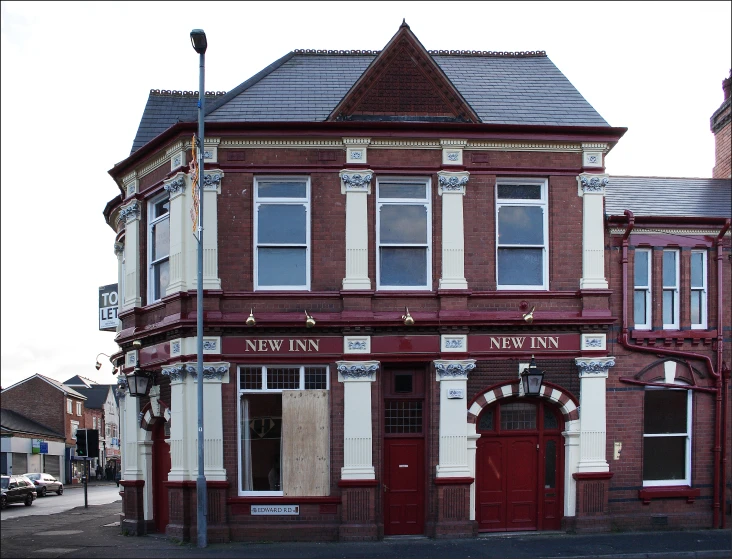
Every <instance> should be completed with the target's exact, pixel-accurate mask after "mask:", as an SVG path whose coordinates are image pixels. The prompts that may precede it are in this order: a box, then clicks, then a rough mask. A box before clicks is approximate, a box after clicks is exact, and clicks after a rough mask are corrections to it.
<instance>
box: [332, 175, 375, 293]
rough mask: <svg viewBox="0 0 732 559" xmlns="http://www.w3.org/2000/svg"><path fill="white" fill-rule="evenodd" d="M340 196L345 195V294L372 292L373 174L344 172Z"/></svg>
mask: <svg viewBox="0 0 732 559" xmlns="http://www.w3.org/2000/svg"><path fill="white" fill-rule="evenodd" d="M340 177H341V193H342V194H345V195H346V277H345V278H343V289H344V290H359V289H365V290H370V289H371V280H370V279H369V248H368V247H369V236H368V232H369V226H368V214H367V200H368V195H369V194H371V178H372V177H373V172H372V171H370V170H368V169H366V170H358V171H353V170H349V169H344V170H342V171H341V172H340Z"/></svg>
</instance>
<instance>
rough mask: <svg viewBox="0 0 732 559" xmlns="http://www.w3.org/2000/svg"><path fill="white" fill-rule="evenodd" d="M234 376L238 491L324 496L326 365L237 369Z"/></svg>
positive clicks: (326, 490)
mask: <svg viewBox="0 0 732 559" xmlns="http://www.w3.org/2000/svg"><path fill="white" fill-rule="evenodd" d="M238 377H239V378H238V382H239V399H240V400H239V463H240V465H241V468H240V470H239V471H240V475H239V493H240V494H246V495H262V496H280V495H281V496H324V495H328V494H329V493H330V444H329V441H330V438H329V431H328V425H329V421H330V419H329V418H330V415H329V397H328V394H329V393H328V390H329V381H328V378H329V375H328V367H327V366H322V365H301V366H292V365H286V366H284V365H283V366H241V367H239V375H238Z"/></svg>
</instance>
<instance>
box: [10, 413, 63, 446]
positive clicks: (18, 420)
mask: <svg viewBox="0 0 732 559" xmlns="http://www.w3.org/2000/svg"><path fill="white" fill-rule="evenodd" d="M0 427H2V430H3V432H7V433H23V434H26V435H41V436H45V437H54V438H57V439H65V438H66V437H65V436H64V435H62V434H61V433H57V432H56V431H54V430H53V429H50V428H48V427H46V426H45V425H41V424H40V423H38V422H37V421H33V420H32V419H29V418H27V417H26V416H24V415H22V414H19V413H18V412H15V411H12V410H6V409H0Z"/></svg>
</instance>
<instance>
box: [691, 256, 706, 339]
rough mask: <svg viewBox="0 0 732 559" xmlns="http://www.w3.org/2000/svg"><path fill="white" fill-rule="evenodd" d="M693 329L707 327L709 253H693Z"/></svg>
mask: <svg viewBox="0 0 732 559" xmlns="http://www.w3.org/2000/svg"><path fill="white" fill-rule="evenodd" d="M691 327H692V328H706V327H707V252H706V251H705V250H692V251H691Z"/></svg>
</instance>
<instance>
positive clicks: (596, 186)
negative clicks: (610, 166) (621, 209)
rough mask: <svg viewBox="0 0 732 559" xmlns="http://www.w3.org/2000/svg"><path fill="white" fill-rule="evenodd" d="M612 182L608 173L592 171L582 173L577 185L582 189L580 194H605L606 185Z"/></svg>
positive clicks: (578, 177)
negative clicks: (600, 173)
mask: <svg viewBox="0 0 732 559" xmlns="http://www.w3.org/2000/svg"><path fill="white" fill-rule="evenodd" d="M609 183H610V177H609V176H608V175H605V174H602V175H596V174H590V173H582V174H580V175H578V176H577V186H578V188H579V190H580V196H582V195H584V194H601V195H602V196H604V195H605V187H606V186H607V185H608V184H609Z"/></svg>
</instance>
